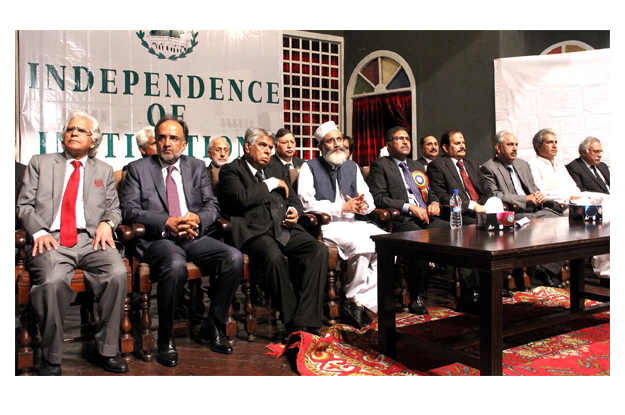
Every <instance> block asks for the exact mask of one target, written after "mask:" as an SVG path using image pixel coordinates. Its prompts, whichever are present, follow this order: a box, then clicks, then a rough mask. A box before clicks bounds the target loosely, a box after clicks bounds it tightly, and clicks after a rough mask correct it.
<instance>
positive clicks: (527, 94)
mask: <svg viewBox="0 0 625 415" xmlns="http://www.w3.org/2000/svg"><path fill="white" fill-rule="evenodd" d="M609 84H610V49H601V50H594V51H586V52H575V53H565V54H560V55H544V56H527V57H520V58H505V59H496V60H495V112H496V127H497V131H501V130H512V131H513V132H514V133H515V135H516V137H517V139H518V140H519V157H520V158H522V159H523V160H526V161H528V160H530V159H532V158H533V157H534V156H535V155H536V153H535V152H534V150H533V148H532V137H533V136H534V134H536V132H537V131H538V130H540V129H541V128H551V129H553V130H554V131H555V132H556V135H557V137H558V155H557V157H556V159H557V160H558V161H560V162H563V163H565V164H567V163H569V162H570V161H571V160H573V159H575V158H577V157H578V156H579V153H578V150H577V149H578V146H579V143H580V142H581V141H582V140H583V139H584V138H586V137H588V136H593V137H597V138H598V139H599V140H601V144H602V147H603V150H604V155H603V159H602V161H604V162H605V163H606V164H608V165H610V105H609Z"/></svg>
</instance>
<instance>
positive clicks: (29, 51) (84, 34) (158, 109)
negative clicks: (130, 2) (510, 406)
mask: <svg viewBox="0 0 625 415" xmlns="http://www.w3.org/2000/svg"><path fill="white" fill-rule="evenodd" d="M19 83H20V97H19V102H20V138H21V152H20V161H21V162H22V163H28V161H29V160H30V158H31V156H33V155H35V154H41V153H54V152H58V151H62V148H61V145H60V141H59V140H60V136H59V132H60V131H61V130H62V128H63V123H64V121H65V119H66V117H67V115H68V114H69V113H70V112H71V111H73V110H83V111H86V112H88V113H89V114H91V115H93V116H94V117H95V118H96V119H97V120H98V121H99V123H100V129H101V130H102V133H103V134H104V136H103V139H102V144H101V145H100V148H99V151H98V155H97V157H98V158H99V159H102V160H104V161H105V162H107V163H109V164H110V165H112V166H113V168H114V169H115V170H118V169H121V168H122V167H123V166H124V165H126V164H127V163H129V162H130V161H132V160H134V159H137V158H139V157H140V153H139V150H138V148H137V144H136V142H135V138H134V133H136V132H137V131H139V130H140V129H142V128H143V127H146V126H148V125H154V124H156V122H158V119H159V118H160V117H161V116H162V115H165V114H174V115H178V116H182V117H183V118H184V120H185V121H186V122H187V124H188V125H189V135H190V137H189V145H188V146H187V150H186V151H185V154H187V155H191V156H193V157H196V158H206V150H205V149H206V145H207V143H208V140H209V139H210V137H213V136H225V137H227V138H228V140H229V141H230V143H231V159H233V158H237V157H239V156H240V155H242V154H243V149H242V146H241V141H242V138H243V135H244V133H245V130H246V129H247V128H248V127H251V126H256V127H263V128H266V129H268V130H270V131H274V132H275V131H277V130H278V129H279V128H280V127H282V113H283V111H282V33H281V32H280V31H187V30H136V31H19ZM206 160H208V159H206Z"/></svg>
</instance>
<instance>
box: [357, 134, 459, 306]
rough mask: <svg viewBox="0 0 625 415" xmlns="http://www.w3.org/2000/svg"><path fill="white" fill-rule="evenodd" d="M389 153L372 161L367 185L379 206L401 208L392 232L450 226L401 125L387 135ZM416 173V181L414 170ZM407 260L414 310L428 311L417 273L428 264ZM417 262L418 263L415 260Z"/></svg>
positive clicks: (385, 139) (408, 135)
mask: <svg viewBox="0 0 625 415" xmlns="http://www.w3.org/2000/svg"><path fill="white" fill-rule="evenodd" d="M384 141H385V142H386V147H387V149H388V152H389V156H384V157H381V158H379V159H377V160H375V161H374V162H373V163H371V169H370V170H369V176H368V177H367V180H366V181H367V185H368V186H369V190H370V191H371V194H372V195H373V200H374V202H375V205H376V206H377V207H379V208H383V209H385V208H394V209H397V210H398V211H400V212H401V217H400V219H399V220H396V221H393V232H405V231H414V230H420V229H429V228H449V222H447V221H444V220H440V219H439V218H438V216H439V215H440V204H439V203H438V198H437V197H436V194H435V193H434V192H429V191H428V190H427V184H428V183H427V176H425V173H423V171H424V168H423V165H422V164H421V163H420V162H418V161H415V160H412V159H409V158H408V155H409V154H410V149H411V142H410V134H409V133H408V132H407V131H406V129H404V128H402V127H394V128H391V129H390V130H388V131H387V132H386V134H385V136H384ZM415 172H416V173H417V180H419V182H418V183H419V184H417V182H416V181H415V179H414V178H413V176H412V174H413V173H415ZM404 260H406V262H407V264H408V266H409V267H408V273H407V274H408V276H409V277H410V278H409V279H408V283H409V284H410V295H411V298H412V301H411V303H410V305H409V309H410V312H411V313H415V314H427V309H426V308H425V306H424V305H423V302H422V301H421V298H420V296H419V286H418V282H419V279H420V278H418V277H421V278H422V277H423V276H422V273H421V272H420V271H421V269H423V267H424V266H425V264H424V263H423V261H410V258H404ZM416 262H418V263H416Z"/></svg>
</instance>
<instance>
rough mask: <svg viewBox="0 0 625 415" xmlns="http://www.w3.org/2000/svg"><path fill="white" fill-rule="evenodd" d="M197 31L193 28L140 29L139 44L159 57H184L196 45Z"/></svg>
mask: <svg viewBox="0 0 625 415" xmlns="http://www.w3.org/2000/svg"><path fill="white" fill-rule="evenodd" d="M197 35H198V33H197V32H196V31H194V30H147V31H143V30H140V31H138V32H137V37H138V38H139V39H141V45H142V46H143V47H144V48H146V49H147V50H148V52H150V53H151V54H152V55H154V56H156V57H157V58H159V59H169V60H172V61H175V60H177V59H182V58H186V57H187V55H188V54H190V53H191V52H193V48H194V47H195V46H197V44H198V41H197V40H196V38H197Z"/></svg>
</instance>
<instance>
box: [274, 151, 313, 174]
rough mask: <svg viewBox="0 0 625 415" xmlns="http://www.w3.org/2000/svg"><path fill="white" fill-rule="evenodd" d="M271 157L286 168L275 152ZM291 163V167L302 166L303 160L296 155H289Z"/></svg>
mask: <svg viewBox="0 0 625 415" xmlns="http://www.w3.org/2000/svg"><path fill="white" fill-rule="evenodd" d="M271 159H272V160H274V161H276V162H278V163H280V165H281V166H283V167H284V168H285V169H286V166H285V165H284V164H283V163H282V161H280V158H279V157H278V155H277V154H274V155H272V156H271ZM291 163H293V168H298V167H302V164H304V163H305V161H304V160H302V159H300V158H297V157H291ZM287 170H288V169H287Z"/></svg>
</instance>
